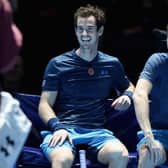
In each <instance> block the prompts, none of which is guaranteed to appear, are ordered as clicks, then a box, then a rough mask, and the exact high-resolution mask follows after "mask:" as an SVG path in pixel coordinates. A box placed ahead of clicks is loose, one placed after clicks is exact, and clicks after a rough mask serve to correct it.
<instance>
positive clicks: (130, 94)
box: [122, 91, 133, 100]
mask: <svg viewBox="0 0 168 168" xmlns="http://www.w3.org/2000/svg"><path fill="white" fill-rule="evenodd" d="M122 95H125V96H128V97H129V98H130V99H131V100H132V95H133V92H131V91H125V92H124V93H123V94H122Z"/></svg>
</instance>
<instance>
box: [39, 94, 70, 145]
mask: <svg viewBox="0 0 168 168" xmlns="http://www.w3.org/2000/svg"><path fill="white" fill-rule="evenodd" d="M57 94H58V93H57V92H56V91H52V92H51V91H43V92H42V94H41V98H40V102H39V107H38V110H39V116H40V117H41V119H42V120H43V121H44V123H45V124H46V125H47V126H48V127H49V129H50V130H51V131H52V132H53V137H52V138H51V140H50V143H49V145H50V146H55V145H56V144H57V143H59V145H62V144H63V143H64V141H65V140H66V139H68V141H69V142H70V144H72V139H71V137H70V136H69V134H68V132H67V131H66V129H65V128H64V125H63V124H62V123H61V122H59V119H58V118H57V116H56V114H55V112H54V110H53V105H54V102H55V100H56V98H57Z"/></svg>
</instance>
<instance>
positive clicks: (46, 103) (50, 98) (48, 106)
mask: <svg viewBox="0 0 168 168" xmlns="http://www.w3.org/2000/svg"><path fill="white" fill-rule="evenodd" d="M56 97H57V92H56V91H52V92H51V91H43V92H42V94H41V98H40V102H39V107H38V110H39V115H40V117H41V119H42V120H43V121H44V123H45V124H47V122H48V121H49V119H51V118H55V117H56V114H55V112H54V110H53V105H54V102H55V100H56Z"/></svg>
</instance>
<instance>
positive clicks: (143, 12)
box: [14, 0, 168, 94]
mask: <svg viewBox="0 0 168 168" xmlns="http://www.w3.org/2000/svg"><path fill="white" fill-rule="evenodd" d="M86 3H91V4H97V5H99V6H101V7H103V8H104V9H105V10H106V15H107V22H106V25H105V32H104V36H103V38H102V41H101V45H100V50H102V51H104V52H106V53H108V54H110V55H113V56H116V57H118V58H119V59H120V61H121V62H122V63H123V65H124V67H125V71H126V74H127V75H128V76H129V78H130V80H131V81H132V82H133V83H134V84H135V83H136V81H137V78H138V75H139V73H140V71H141V70H142V68H143V65H144V63H145V61H146V59H147V58H148V57H149V56H150V55H151V54H152V53H153V52H156V51H165V46H166V43H165V42H164V43H163V42H161V41H159V39H157V38H156V36H155V35H154V34H153V33H152V30H153V29H154V28H160V29H165V26H166V23H168V22H167V21H168V15H167V11H168V0H90V1H89V0H62V1H56V0H45V1H44V0H19V1H18V9H17V11H16V12H15V13H14V21H15V23H16V24H17V26H18V27H19V28H20V30H21V31H22V33H23V39H24V41H23V47H22V50H21V54H20V55H21V56H22V58H23V62H24V76H23V78H22V80H21V83H20V88H19V89H18V90H17V91H19V92H24V93H30V94H40V92H41V82H42V77H43V72H44V69H45V67H46V65H47V63H48V61H49V59H50V58H52V57H54V56H56V55H59V54H61V53H63V52H66V51H68V50H71V49H73V48H74V47H77V46H78V44H77V41H76V37H75V34H74V28H73V13H74V11H75V10H76V8H78V7H79V6H81V5H83V4H86Z"/></svg>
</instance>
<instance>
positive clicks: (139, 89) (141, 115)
mask: <svg viewBox="0 0 168 168" xmlns="http://www.w3.org/2000/svg"><path fill="white" fill-rule="evenodd" d="M151 89H152V83H151V82H150V81H148V80H145V79H139V80H138V82H137V85H136V88H135V91H134V94H133V101H134V107H135V113H136V117H137V120H138V123H139V125H140V128H141V129H142V131H143V133H144V136H145V138H146V143H147V146H148V148H149V151H150V154H151V159H152V160H153V161H152V162H153V163H158V162H159V160H160V159H161V158H160V149H159V145H158V143H157V141H156V140H155V139H154V136H153V134H152V128H151V124H150V119H149V97H148V95H149V93H150V91H151Z"/></svg>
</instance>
